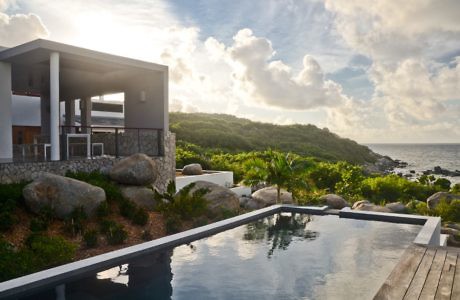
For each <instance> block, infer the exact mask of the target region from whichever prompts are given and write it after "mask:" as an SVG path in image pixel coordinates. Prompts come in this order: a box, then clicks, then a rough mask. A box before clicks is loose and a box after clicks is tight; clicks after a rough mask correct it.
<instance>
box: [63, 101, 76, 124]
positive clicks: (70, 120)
mask: <svg viewBox="0 0 460 300" xmlns="http://www.w3.org/2000/svg"><path fill="white" fill-rule="evenodd" d="M65 126H75V100H67V101H65ZM66 132H75V128H73V127H68V128H66Z"/></svg>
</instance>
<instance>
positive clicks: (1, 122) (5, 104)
mask: <svg viewBox="0 0 460 300" xmlns="http://www.w3.org/2000/svg"><path fill="white" fill-rule="evenodd" d="M11 89H12V86H11V64H9V63H5V62H0V162H2V161H4V162H8V161H13V121H12V92H11Z"/></svg>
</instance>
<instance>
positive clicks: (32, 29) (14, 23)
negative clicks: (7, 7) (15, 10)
mask: <svg viewBox="0 0 460 300" xmlns="http://www.w3.org/2000/svg"><path fill="white" fill-rule="evenodd" d="M0 6H1V3H0ZM47 36H48V30H47V29H46V27H45V26H44V25H43V23H42V21H41V20H40V18H39V17H38V16H37V15H34V14H15V15H11V16H10V15H7V14H4V13H2V12H0V45H1V46H6V47H11V46H16V45H19V44H22V43H25V42H28V41H31V40H34V39H37V38H45V37H47Z"/></svg>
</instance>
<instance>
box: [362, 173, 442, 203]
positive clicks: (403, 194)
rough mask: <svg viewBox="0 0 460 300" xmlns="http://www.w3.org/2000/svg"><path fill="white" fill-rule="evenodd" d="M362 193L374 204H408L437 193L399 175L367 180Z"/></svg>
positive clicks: (431, 188)
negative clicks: (384, 202) (397, 202)
mask: <svg viewBox="0 0 460 300" xmlns="http://www.w3.org/2000/svg"><path fill="white" fill-rule="evenodd" d="M361 191H362V194H363V196H364V197H365V198H368V199H369V200H371V201H373V202H374V203H379V202H381V201H386V202H395V201H402V202H407V201H410V200H415V199H426V198H428V197H429V196H430V195H432V194H433V193H434V192H436V188H435V187H433V186H428V185H424V184H421V183H418V182H413V181H409V180H407V179H405V178H402V177H399V176H397V175H387V176H379V177H374V178H366V179H365V180H363V182H362V185H361Z"/></svg>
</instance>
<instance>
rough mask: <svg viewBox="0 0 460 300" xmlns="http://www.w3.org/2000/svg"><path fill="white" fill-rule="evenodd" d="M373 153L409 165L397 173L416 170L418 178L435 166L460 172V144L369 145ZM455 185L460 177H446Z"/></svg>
mask: <svg viewBox="0 0 460 300" xmlns="http://www.w3.org/2000/svg"><path fill="white" fill-rule="evenodd" d="M366 146H368V147H369V148H370V149H371V150H372V151H374V152H376V153H379V154H381V155H387V156H389V157H391V158H392V159H399V160H402V161H405V162H407V163H408V165H407V167H406V168H404V169H396V170H395V172H400V173H403V174H407V173H409V172H410V170H414V171H415V172H416V174H417V176H419V175H421V174H422V172H423V171H426V170H433V168H434V167H435V166H440V167H441V168H443V169H447V170H450V171H455V170H460V144H368V145H366ZM446 178H447V179H449V180H450V181H451V182H453V183H460V177H446Z"/></svg>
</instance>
